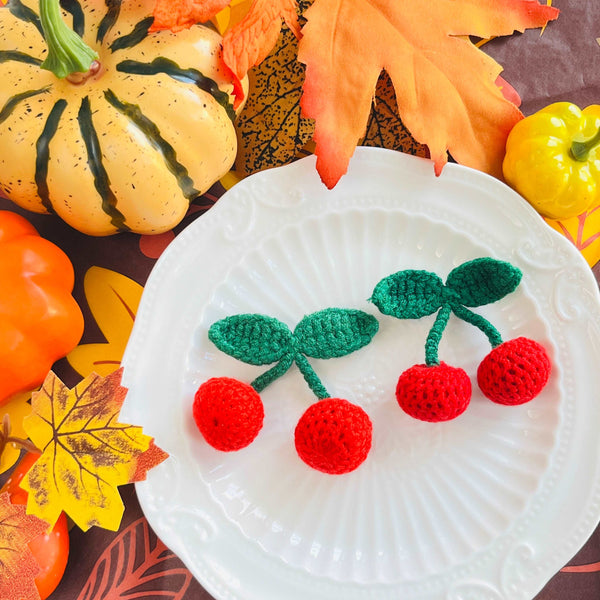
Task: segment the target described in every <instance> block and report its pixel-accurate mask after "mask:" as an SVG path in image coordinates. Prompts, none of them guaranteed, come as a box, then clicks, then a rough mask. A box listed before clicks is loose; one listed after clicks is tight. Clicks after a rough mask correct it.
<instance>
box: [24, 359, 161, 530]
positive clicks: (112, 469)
mask: <svg viewBox="0 0 600 600" xmlns="http://www.w3.org/2000/svg"><path fill="white" fill-rule="evenodd" d="M121 375H122V369H119V370H118V371H115V372H113V373H111V374H110V375H108V376H107V377H101V376H100V375H97V374H96V373H92V374H91V375H89V376H88V377H86V378H85V379H84V380H83V381H81V382H80V383H79V384H78V385H77V386H75V387H74V388H73V389H69V388H67V387H66V386H65V385H64V384H63V382H62V381H61V380H60V379H58V377H56V375H55V374H54V373H53V372H52V371H51V372H50V373H49V374H48V377H46V380H45V381H44V383H43V385H42V388H41V390H40V391H39V392H35V393H34V394H33V396H32V400H31V409H32V412H31V415H30V416H29V417H27V418H26V419H25V430H26V431H27V433H28V434H29V437H30V439H31V440H32V442H34V443H35V444H36V445H37V446H38V447H39V448H41V449H42V454H41V456H40V457H39V458H38V459H37V461H36V462H35V464H34V465H33V466H32V467H31V469H30V470H29V471H28V472H27V473H26V475H25V477H24V478H23V481H22V482H21V487H22V488H23V489H24V490H25V491H27V492H28V498H27V510H28V511H29V512H30V513H32V514H35V515H37V516H39V517H41V518H43V519H44V520H46V521H48V523H50V524H54V523H55V522H56V519H57V518H58V516H59V515H60V513H61V512H62V511H64V512H65V513H67V514H68V515H69V516H70V517H71V519H72V520H73V521H74V522H75V523H76V524H77V525H78V526H79V527H80V528H81V529H82V530H83V531H86V530H87V529H89V528H90V527H91V526H92V525H96V526H99V527H103V528H105V529H110V530H113V531H116V530H117V529H118V528H119V525H120V523H121V517H122V516H123V510H124V507H123V503H122V501H121V497H120V495H119V492H118V489H117V487H118V486H120V485H124V484H127V483H132V482H134V481H141V480H142V479H144V477H145V473H146V471H147V470H148V469H150V468H152V467H153V466H155V465H156V464H158V463H160V462H162V461H163V460H164V459H165V458H166V457H167V454H166V453H165V452H163V451H162V450H160V449H159V448H157V447H156V446H155V445H154V443H153V439H152V438H151V437H149V436H147V435H145V434H144V433H143V432H142V428H141V427H137V426H134V425H129V424H127V423H121V422H120V421H119V413H120V410H121V407H122V405H123V401H124V399H125V395H126V393H127V390H126V388H124V387H122V386H121V385H120V382H121Z"/></svg>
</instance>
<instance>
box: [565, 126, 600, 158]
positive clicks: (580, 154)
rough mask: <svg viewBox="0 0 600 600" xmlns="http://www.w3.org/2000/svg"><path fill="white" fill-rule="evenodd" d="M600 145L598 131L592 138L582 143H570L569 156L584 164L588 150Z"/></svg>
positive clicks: (599, 131) (599, 130) (599, 133)
mask: <svg viewBox="0 0 600 600" xmlns="http://www.w3.org/2000/svg"><path fill="white" fill-rule="evenodd" d="M599 143H600V129H598V131H597V132H596V135H595V136H594V137H591V138H590V139H589V140H585V141H584V142H572V143H571V156H572V157H573V158H574V159H575V160H579V161H581V162H585V161H586V160H587V159H588V155H589V153H590V150H592V149H593V148H595V147H596V146H597V145H598V144H599Z"/></svg>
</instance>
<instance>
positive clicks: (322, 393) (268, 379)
mask: <svg viewBox="0 0 600 600" xmlns="http://www.w3.org/2000/svg"><path fill="white" fill-rule="evenodd" d="M294 362H295V363H296V365H298V368H299V369H300V372H301V373H302V376H303V377H304V381H306V383H307V384H308V387H309V388H310V389H311V390H312V391H313V393H314V394H315V396H317V398H319V400H324V399H325V398H329V392H328V391H327V390H326V389H325V386H324V385H323V384H322V382H321V380H320V379H319V377H318V375H317V374H316V373H315V370H314V369H313V368H312V367H311V366H310V363H309V362H308V360H307V359H306V357H305V356H304V355H303V354H301V353H297V354H295V355H294V354H286V355H285V356H284V357H283V358H282V359H281V360H280V361H279V362H278V363H277V364H276V365H275V366H274V367H271V368H270V369H269V370H268V371H266V372H265V373H263V374H262V375H259V376H258V377H257V378H256V379H255V380H254V381H252V383H250V385H251V386H252V387H253V388H254V389H255V390H256V392H257V393H259V394H260V393H261V392H262V391H263V390H264V389H265V388H266V387H267V386H268V385H269V384H270V383H273V381H275V380H276V379H278V378H279V377H281V376H282V375H283V374H284V373H285V372H286V371H287V370H288V369H289V368H290V367H291V366H292V365H293V364H294Z"/></svg>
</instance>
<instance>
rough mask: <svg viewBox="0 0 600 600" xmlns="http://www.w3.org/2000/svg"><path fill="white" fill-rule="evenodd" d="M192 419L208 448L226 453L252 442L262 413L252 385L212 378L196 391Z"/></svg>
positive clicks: (260, 423) (234, 380)
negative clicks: (209, 446) (211, 447)
mask: <svg viewBox="0 0 600 600" xmlns="http://www.w3.org/2000/svg"><path fill="white" fill-rule="evenodd" d="M193 416H194V421H195V422H196V425H197V426H198V429H199V430H200V433H202V435H203V436H204V439H205V440H206V441H207V442H208V443H209V444H210V445H211V446H213V447H214V448H216V449H217V450H222V451H224V452H230V451H232V450H240V449H241V448H245V447H246V446H248V445H249V444H250V443H251V442H252V441H254V439H255V438H256V436H257V435H258V432H259V431H260V430H261V428H262V425H263V419H264V416H265V413H264V409H263V404H262V401H261V399H260V396H259V395H258V393H257V392H256V390H255V389H254V388H253V387H252V386H250V385H248V384H247V383H244V382H242V381H238V380H237V379H231V378H229V377H213V378H212V379H209V380H208V381H205V382H204V383H203V384H202V385H201V386H200V387H199V388H198V391H197V392H196V394H195V396H194V404H193Z"/></svg>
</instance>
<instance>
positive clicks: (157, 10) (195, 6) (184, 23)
mask: <svg viewBox="0 0 600 600" xmlns="http://www.w3.org/2000/svg"><path fill="white" fill-rule="evenodd" d="M230 2H231V0H156V4H155V5H154V11H153V12H152V16H153V17H154V21H153V23H152V25H151V26H150V29H149V30H148V31H150V32H153V31H160V30H161V29H170V30H171V31H173V32H177V31H181V30H182V29H189V28H190V27H191V26H192V25H194V24H196V23H205V22H206V21H208V20H210V19H212V18H213V17H214V16H215V15H216V14H217V13H218V12H219V11H220V10H222V9H224V8H225V7H226V6H227V5H228V4H229V3H230Z"/></svg>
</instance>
